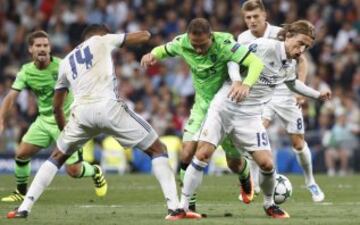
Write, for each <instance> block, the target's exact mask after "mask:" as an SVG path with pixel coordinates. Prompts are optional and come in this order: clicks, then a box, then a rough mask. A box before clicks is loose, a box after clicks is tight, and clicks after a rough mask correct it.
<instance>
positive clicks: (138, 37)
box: [98, 31, 151, 51]
mask: <svg viewBox="0 0 360 225" xmlns="http://www.w3.org/2000/svg"><path fill="white" fill-rule="evenodd" d="M150 36H151V35H150V33H149V32H148V31H138V32H132V33H121V34H106V35H103V36H101V37H98V40H99V41H100V42H101V43H103V44H104V45H105V47H106V48H109V50H110V51H112V50H113V49H115V48H119V47H122V46H124V45H125V46H128V45H137V44H142V43H144V42H147V41H148V40H149V39H150Z"/></svg>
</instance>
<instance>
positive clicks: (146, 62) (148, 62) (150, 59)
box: [140, 53, 158, 68]
mask: <svg viewBox="0 0 360 225" xmlns="http://www.w3.org/2000/svg"><path fill="white" fill-rule="evenodd" d="M157 62H158V61H157V59H156V58H155V56H154V55H153V54H151V53H148V54H146V55H144V56H143V57H142V58H141V62H140V64H141V66H143V67H145V68H146V67H148V66H153V65H155V64H156V63H157Z"/></svg>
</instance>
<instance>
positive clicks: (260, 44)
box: [249, 37, 280, 52]
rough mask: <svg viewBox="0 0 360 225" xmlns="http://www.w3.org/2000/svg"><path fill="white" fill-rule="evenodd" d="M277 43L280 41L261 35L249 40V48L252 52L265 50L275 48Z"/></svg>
mask: <svg viewBox="0 0 360 225" xmlns="http://www.w3.org/2000/svg"><path fill="white" fill-rule="evenodd" d="M279 43H280V41H278V40H275V39H269V38H264V37H261V38H258V39H256V40H254V41H252V42H250V43H249V49H250V50H251V51H252V52H267V51H271V50H272V49H276V46H278V45H279Z"/></svg>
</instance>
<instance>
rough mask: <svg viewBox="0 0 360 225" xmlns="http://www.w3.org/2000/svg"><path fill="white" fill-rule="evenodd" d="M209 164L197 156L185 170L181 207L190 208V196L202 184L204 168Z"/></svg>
mask: <svg viewBox="0 0 360 225" xmlns="http://www.w3.org/2000/svg"><path fill="white" fill-rule="evenodd" d="M207 165H208V164H207V163H206V162H203V161H200V160H198V159H197V158H196V157H194V158H193V160H192V161H191V164H190V165H189V166H188V168H187V169H186V171H185V176H184V181H183V188H182V190H181V200H180V207H179V208H182V209H185V211H187V210H188V209H189V201H190V198H191V196H192V195H193V194H194V193H195V191H196V189H197V188H198V187H199V186H200V184H201V182H202V179H203V176H204V169H205V167H206V166H207Z"/></svg>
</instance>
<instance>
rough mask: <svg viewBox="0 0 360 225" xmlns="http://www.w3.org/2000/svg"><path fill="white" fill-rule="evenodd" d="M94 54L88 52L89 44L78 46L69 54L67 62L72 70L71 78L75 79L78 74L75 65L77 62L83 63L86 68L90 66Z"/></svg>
mask: <svg viewBox="0 0 360 225" xmlns="http://www.w3.org/2000/svg"><path fill="white" fill-rule="evenodd" d="M93 58H94V56H93V54H92V53H91V52H90V48H89V46H86V47H85V48H79V49H78V50H76V52H75V53H73V54H71V55H70V57H69V63H70V67H71V71H72V78H73V79H74V80H75V79H76V78H77V76H78V71H77V69H76V66H77V65H78V64H80V65H82V64H85V67H86V69H90V68H91V67H92V60H93Z"/></svg>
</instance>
